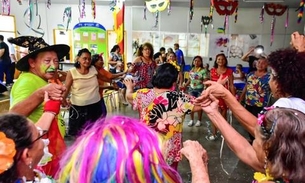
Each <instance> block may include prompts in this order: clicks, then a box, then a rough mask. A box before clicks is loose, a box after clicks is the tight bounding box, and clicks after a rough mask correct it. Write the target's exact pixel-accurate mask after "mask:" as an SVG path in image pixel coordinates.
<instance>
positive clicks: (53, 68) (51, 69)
mask: <svg viewBox="0 0 305 183" xmlns="http://www.w3.org/2000/svg"><path fill="white" fill-rule="evenodd" d="M55 70H56V69H55V67H54V65H51V66H50V67H49V68H48V69H47V70H46V72H55Z"/></svg>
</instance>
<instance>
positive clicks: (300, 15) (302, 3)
mask: <svg viewBox="0 0 305 183" xmlns="http://www.w3.org/2000/svg"><path fill="white" fill-rule="evenodd" d="M304 6H305V0H301V2H300V6H299V8H298V9H297V10H295V11H299V13H298V24H299V23H300V22H301V20H302V18H303V13H304Z"/></svg>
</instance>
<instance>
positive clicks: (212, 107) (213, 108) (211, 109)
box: [200, 94, 219, 114]
mask: <svg viewBox="0 0 305 183" xmlns="http://www.w3.org/2000/svg"><path fill="white" fill-rule="evenodd" d="M218 103H219V101H218V100H217V99H216V97H214V96H213V95H212V94H210V95H209V97H208V98H204V100H201V102H200V106H201V108H202V110H203V111H204V112H205V113H207V114H213V113H215V112H218Z"/></svg>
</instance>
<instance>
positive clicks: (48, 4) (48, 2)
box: [47, 0, 51, 9]
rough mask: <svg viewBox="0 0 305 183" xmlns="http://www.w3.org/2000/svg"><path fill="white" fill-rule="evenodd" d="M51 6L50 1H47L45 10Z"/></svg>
mask: <svg viewBox="0 0 305 183" xmlns="http://www.w3.org/2000/svg"><path fill="white" fill-rule="evenodd" d="M50 6H51V0H47V8H48V9H50Z"/></svg>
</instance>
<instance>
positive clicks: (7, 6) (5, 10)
mask: <svg viewBox="0 0 305 183" xmlns="http://www.w3.org/2000/svg"><path fill="white" fill-rule="evenodd" d="M10 13H11V2H10V0H2V15H10Z"/></svg>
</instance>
